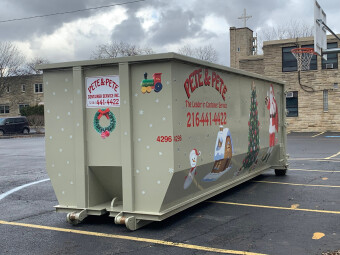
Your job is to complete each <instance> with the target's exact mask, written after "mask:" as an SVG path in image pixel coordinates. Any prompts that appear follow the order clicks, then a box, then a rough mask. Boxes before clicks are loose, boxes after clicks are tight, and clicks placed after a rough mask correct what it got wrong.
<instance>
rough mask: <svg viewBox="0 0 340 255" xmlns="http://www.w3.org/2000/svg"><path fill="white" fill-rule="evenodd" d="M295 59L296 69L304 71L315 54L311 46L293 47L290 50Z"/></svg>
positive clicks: (307, 68)
mask: <svg viewBox="0 0 340 255" xmlns="http://www.w3.org/2000/svg"><path fill="white" fill-rule="evenodd" d="M291 52H292V54H293V55H294V57H295V58H296V60H297V64H298V71H306V70H309V69H310V61H311V60H312V57H313V55H316V53H315V51H314V49H313V48H295V49H292V50H291Z"/></svg>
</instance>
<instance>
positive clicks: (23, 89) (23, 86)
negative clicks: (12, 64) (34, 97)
mask: <svg viewBox="0 0 340 255" xmlns="http://www.w3.org/2000/svg"><path fill="white" fill-rule="evenodd" d="M21 91H22V92H26V85H25V84H22V85H21Z"/></svg>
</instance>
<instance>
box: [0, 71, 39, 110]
mask: <svg viewBox="0 0 340 255" xmlns="http://www.w3.org/2000/svg"><path fill="white" fill-rule="evenodd" d="M0 82H1V84H2V87H3V89H2V90H1V92H0V117H8V116H18V115H20V108H21V107H24V106H35V105H40V104H43V103H44V88H43V78H42V75H26V76H14V77H7V78H3V80H2V81H0Z"/></svg>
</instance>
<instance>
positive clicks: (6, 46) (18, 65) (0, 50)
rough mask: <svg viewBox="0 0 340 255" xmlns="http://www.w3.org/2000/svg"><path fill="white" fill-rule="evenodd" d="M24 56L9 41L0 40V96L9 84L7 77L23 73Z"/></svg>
mask: <svg viewBox="0 0 340 255" xmlns="http://www.w3.org/2000/svg"><path fill="white" fill-rule="evenodd" d="M24 65H25V57H24V55H23V54H22V53H21V52H20V51H19V50H18V48H17V47H16V46H15V45H14V44H13V43H11V42H0V96H1V94H2V93H3V92H4V90H5V89H7V87H8V86H9V84H8V83H9V79H6V78H8V77H14V76H21V75H24V74H25V68H24Z"/></svg>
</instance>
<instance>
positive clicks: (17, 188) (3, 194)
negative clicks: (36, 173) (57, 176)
mask: <svg viewBox="0 0 340 255" xmlns="http://www.w3.org/2000/svg"><path fill="white" fill-rule="evenodd" d="M49 180H50V179H44V180H40V181H36V182H30V183H27V184H24V185H21V186H19V187H16V188H14V189H11V190H9V191H7V192H5V193H2V194H1V195H0V200H2V199H4V198H5V197H7V196H8V195H10V194H12V193H14V192H17V191H19V190H21V189H24V188H27V187H29V186H32V185H35V184H38V183H42V182H46V181H49Z"/></svg>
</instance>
